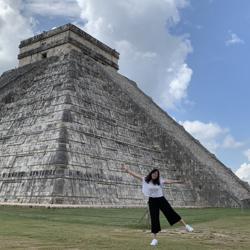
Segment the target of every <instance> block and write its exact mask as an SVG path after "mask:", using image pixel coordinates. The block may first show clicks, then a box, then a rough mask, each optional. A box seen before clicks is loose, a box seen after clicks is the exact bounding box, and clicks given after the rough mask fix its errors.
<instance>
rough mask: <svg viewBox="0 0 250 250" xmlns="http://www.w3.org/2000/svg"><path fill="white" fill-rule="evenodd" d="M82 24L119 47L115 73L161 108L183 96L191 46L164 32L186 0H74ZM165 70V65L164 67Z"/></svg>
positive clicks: (106, 41) (95, 35)
mask: <svg viewBox="0 0 250 250" xmlns="http://www.w3.org/2000/svg"><path fill="white" fill-rule="evenodd" d="M77 2H78V3H79V6H80V8H81V10H82V12H81V17H82V19H84V21H87V24H86V25H85V27H84V29H85V30H86V31H87V32H89V33H90V34H91V35H93V36H94V37H96V38H97V39H100V40H101V41H103V42H104V43H106V44H108V45H109V46H111V47H114V48H115V49H116V50H117V51H118V52H120V62H119V65H120V69H121V72H122V73H123V74H124V75H126V76H128V77H129V78H131V79H132V80H135V81H136V82H137V83H138V84H139V86H140V87H141V88H142V89H143V90H144V91H145V92H146V93H147V94H148V95H150V96H152V97H153V99H154V100H155V101H156V102H157V103H158V104H159V105H161V106H162V107H163V108H166V107H173V106H174V104H176V103H178V102H180V101H181V100H183V99H185V98H187V90H188V86H189V82H190V80H191V76H192V70H191V69H190V68H189V67H188V65H187V64H186V57H187V55H188V54H189V53H190V52H191V51H192V46H191V44H190V41H189V39H188V37H187V36H175V35H172V34H170V31H169V28H170V27H172V25H174V24H176V23H178V22H179V21H180V14H179V10H180V9H181V8H184V7H186V6H187V4H188V1H187V0H165V1H162V0H154V1H152V0H127V1H117V0H109V1H100V0H77ZM169 69H171V70H169Z"/></svg>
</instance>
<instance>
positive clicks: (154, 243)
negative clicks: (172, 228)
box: [150, 239, 158, 246]
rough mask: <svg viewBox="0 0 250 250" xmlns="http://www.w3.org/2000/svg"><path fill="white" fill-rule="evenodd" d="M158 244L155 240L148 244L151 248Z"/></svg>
mask: <svg viewBox="0 0 250 250" xmlns="http://www.w3.org/2000/svg"><path fill="white" fill-rule="evenodd" d="M157 244H158V240H157V239H153V240H152V241H151V243H150V245H151V246H156V245H157Z"/></svg>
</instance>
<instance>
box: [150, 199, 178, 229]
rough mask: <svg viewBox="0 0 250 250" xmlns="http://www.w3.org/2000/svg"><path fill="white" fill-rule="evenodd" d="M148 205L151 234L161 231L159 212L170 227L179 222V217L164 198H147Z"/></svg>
mask: <svg viewBox="0 0 250 250" xmlns="http://www.w3.org/2000/svg"><path fill="white" fill-rule="evenodd" d="M148 205H149V212H150V218H151V232H152V233H154V234H156V233H158V232H159V231H161V225H160V210H161V211H162V213H163V214H164V215H165V217H166V219H167V220H168V222H169V224H170V225H171V226H172V225H174V224H175V223H176V222H178V221H180V220H181V217H180V215H179V214H177V213H176V212H175V211H174V209H173V208H172V207H171V205H170V204H169V203H168V201H167V200H166V198H165V197H164V196H162V197H159V198H152V197H149V200H148Z"/></svg>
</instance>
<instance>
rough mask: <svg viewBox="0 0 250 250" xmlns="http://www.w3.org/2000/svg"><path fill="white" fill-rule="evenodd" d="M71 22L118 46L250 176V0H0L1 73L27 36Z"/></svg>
mask: <svg viewBox="0 0 250 250" xmlns="http://www.w3.org/2000/svg"><path fill="white" fill-rule="evenodd" d="M68 22H71V23H74V24H76V25H77V26H79V27H80V28H83V29H84V30H85V31H87V32H88V33H89V34H91V35H92V36H94V37H96V38H97V39H99V40H101V41H102V42H104V43H106V44H108V45H109V46H111V47H113V48H115V49H116V50H118V51H119V52H120V61H119V65H120V72H121V73H122V74H124V75H126V76H127V77H129V78H130V79H133V80H135V81H136V82H137V83H138V85H139V87H140V88H141V89H142V90H143V91H144V92H145V93H146V94H148V95H150V96H152V98H153V99H154V101H155V102H156V103H158V105H160V106H161V107H162V108H163V109H164V110H166V111H167V112H168V113H169V114H170V115H171V116H172V117H173V118H174V119H175V120H176V121H177V122H179V123H180V124H182V125H183V126H184V128H185V129H186V130H187V131H188V132H189V133H191V134H192V135H193V136H194V137H196V138H197V139H198V140H200V142H201V143H202V144H203V145H204V146H206V147H207V148H208V149H209V150H210V151H212V152H214V153H215V154H216V156H217V157H218V159H220V160H221V161H222V162H223V163H224V164H225V165H227V166H228V167H230V168H231V169H232V170H233V171H234V172H236V171H237V175H238V176H240V177H241V178H242V179H244V180H246V181H249V182H250V134H249V127H250V117H249V115H248V114H249V111H248V107H249V106H250V98H249V93H250V85H249V80H250V71H249V70H248V67H249V65H250V63H249V60H250V57H249V56H248V55H249V51H250V32H249V31H248V28H249V25H250V1H248V0H241V1H237V0H154V1H152V0H126V1H122V0H106V1H103V0H61V1H59V0H0V73H1V72H3V71H5V70H7V69H10V68H14V67H15V66H16V64H17V60H16V56H17V53H18V44H19V42H20V40H22V39H25V38H28V37H31V36H33V35H35V34H38V33H40V32H42V31H45V30H50V29H51V28H53V27H57V26H60V25H63V24H65V23H68ZM20 31H22V32H20Z"/></svg>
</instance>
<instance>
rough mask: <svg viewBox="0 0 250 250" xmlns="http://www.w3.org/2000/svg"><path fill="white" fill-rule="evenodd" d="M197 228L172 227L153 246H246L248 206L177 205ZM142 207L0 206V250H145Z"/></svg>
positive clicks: (249, 230) (249, 223)
mask: <svg viewBox="0 0 250 250" xmlns="http://www.w3.org/2000/svg"><path fill="white" fill-rule="evenodd" d="M177 212H178V213H179V214H180V215H181V216H182V218H183V219H184V220H185V221H187V222H188V223H190V224H191V225H192V226H193V227H194V229H195V232H193V233H186V232H185V231H184V230H183V227H182V226H180V225H176V226H173V227H170V226H169V225H168V223H167V221H166V220H165V218H164V217H163V216H162V217H161V225H162V229H163V232H161V233H160V234H159V245H158V246H157V249H174V250H178V249H190V250H196V249H197V250H203V249H213V250H214V249H248V250H249V249H250V210H249V209H248V210H243V211H242V210H240V209H219V208H218V209H177ZM144 213H145V209H132V208H129V209H105V208H103V209H98V208H79V209H76V208H75V209H52V208H50V209H48V208H22V207H5V206H2V207H0V249H84V250H85V249H86V250H88V249H91V250H94V249H109V250H123V249H124V250H147V249H152V247H150V246H149V243H150V241H151V234H150V232H149V228H148V225H147V223H146V222H147V221H146V219H143V220H141V221H140V219H141V218H142V216H143V214H144Z"/></svg>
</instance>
